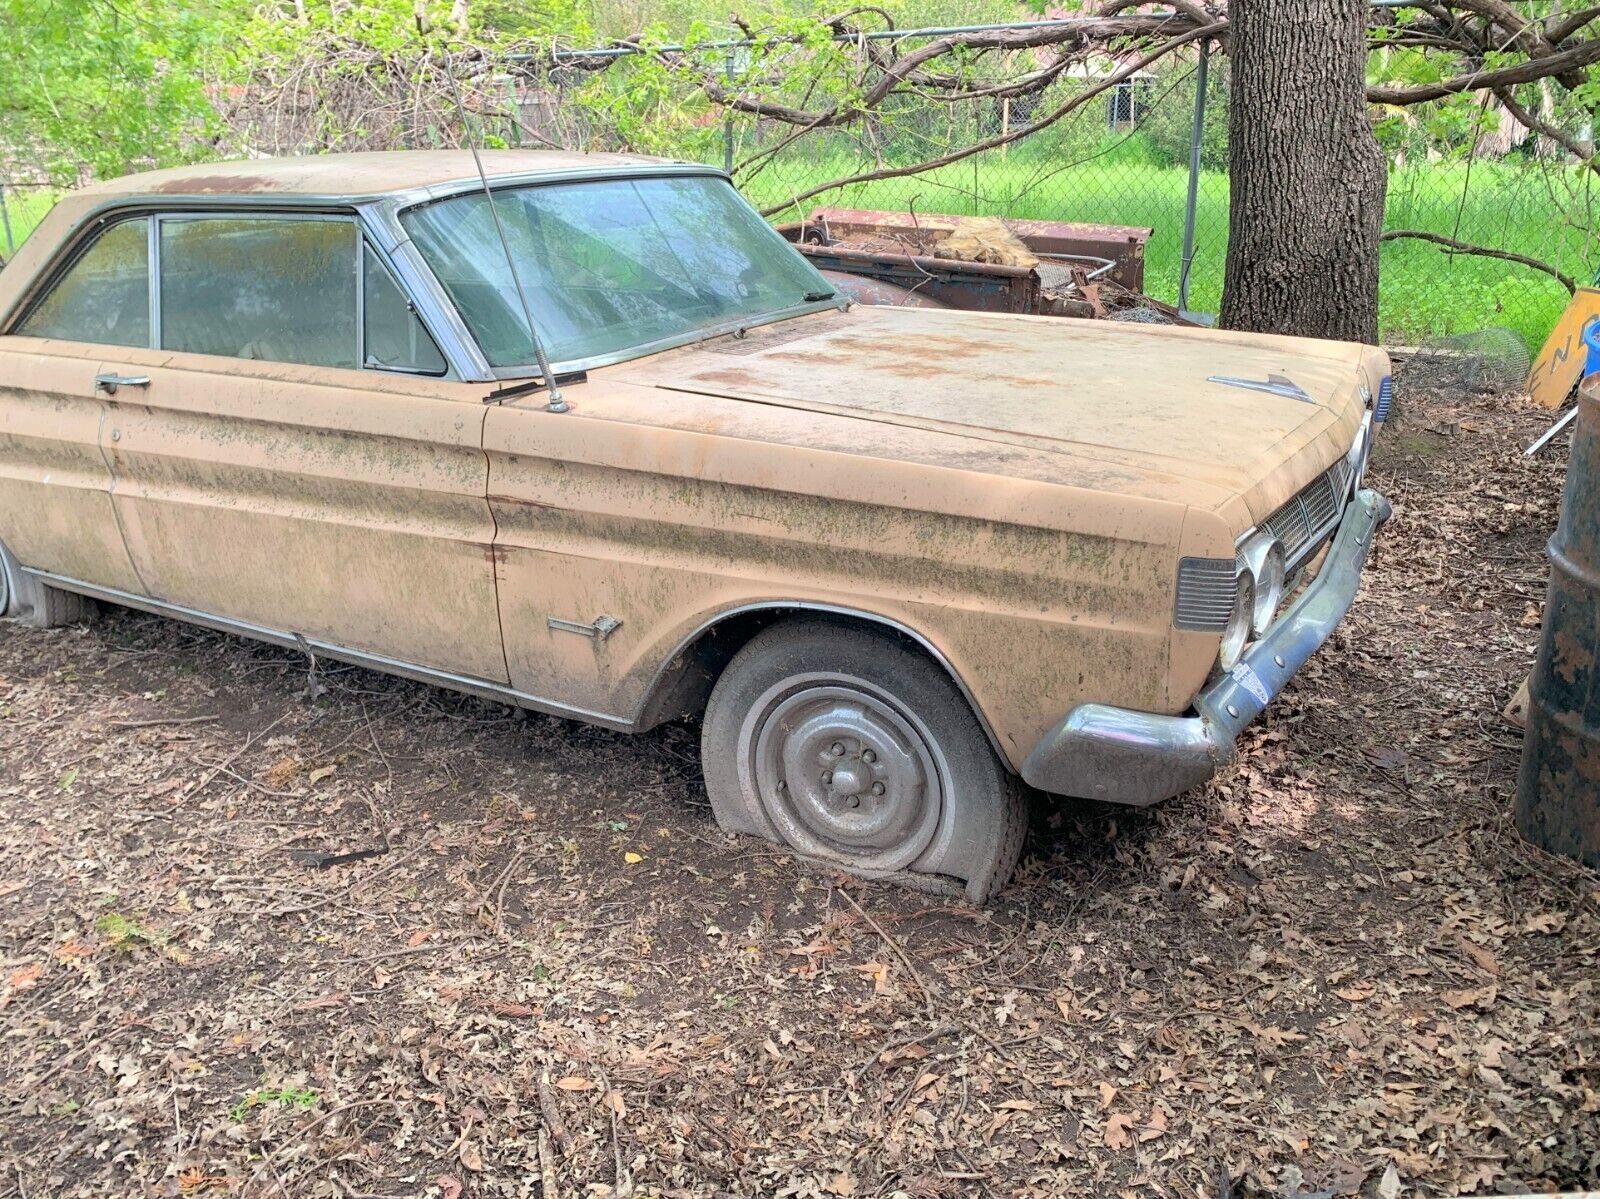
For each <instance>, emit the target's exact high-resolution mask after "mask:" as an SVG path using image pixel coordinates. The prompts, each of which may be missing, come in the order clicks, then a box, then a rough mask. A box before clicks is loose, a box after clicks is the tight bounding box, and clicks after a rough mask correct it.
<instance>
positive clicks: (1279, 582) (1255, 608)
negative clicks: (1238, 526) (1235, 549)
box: [1239, 530, 1285, 637]
mask: <svg viewBox="0 0 1600 1199" xmlns="http://www.w3.org/2000/svg"><path fill="white" fill-rule="evenodd" d="M1239 557H1240V558H1241V559H1242V560H1243V561H1244V566H1245V569H1246V570H1248V571H1249V572H1250V576H1251V578H1252V579H1253V580H1254V582H1255V603H1254V604H1253V605H1252V607H1251V613H1250V631H1251V632H1252V633H1254V634H1255V635H1256V636H1257V637H1259V636H1261V635H1262V634H1263V633H1265V632H1266V631H1267V627H1268V626H1269V625H1271V624H1272V618H1273V617H1274V616H1276V615H1277V614H1278V605H1279V604H1280V603H1282V602H1283V580H1284V573H1285V570H1284V557H1283V546H1282V544H1281V543H1280V542H1279V541H1278V539H1277V538H1276V537H1274V536H1273V535H1272V534H1271V533H1268V532H1267V531H1266V530H1262V531H1261V532H1259V533H1257V534H1256V535H1255V536H1254V537H1252V538H1250V540H1249V541H1247V542H1245V543H1244V545H1243V546H1241V547H1240V549H1239Z"/></svg>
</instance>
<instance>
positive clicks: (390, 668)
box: [21, 566, 1010, 762]
mask: <svg viewBox="0 0 1600 1199" xmlns="http://www.w3.org/2000/svg"><path fill="white" fill-rule="evenodd" d="M21 573H23V574H25V575H28V576H30V577H32V578H34V579H37V580H38V581H40V582H41V583H48V584H49V585H50V586H52V587H59V588H61V589H62V590H63V591H72V592H76V593H77V594H79V595H86V596H88V597H90V598H91V599H98V600H105V601H106V602H107V603H112V604H120V605H121V606H123V607H125V608H135V609H137V610H139V611H141V612H149V613H152V614H154V615H156V616H167V617H171V618H173V619H176V620H182V621H185V622H187V623H189V624H195V625H200V626H201V627H202V628H208V629H215V630H216V631H217V632H219V633H230V634H233V635H235V636H239V637H249V638H250V639H252V640H254V641H265V642H267V643H268V644H271V645H277V646H281V647H282V648H284V649H300V650H303V649H304V648H306V647H309V648H310V649H311V651H312V652H313V653H316V654H319V655H321V656H322V657H324V658H332V659H334V660H335V661H338V662H347V663H349V664H350V665H352V666H361V667H364V668H365V669H367V670H376V671H379V672H381V673H384V674H393V675H398V676H399V677H401V678H406V679H411V680H412V681H413V682H418V683H427V684H430V685H432V686H436V687H444V688H446V689H447V690H450V691H460V692H463V693H465V694H467V695H476V696H478V697H480V698H482V699H489V700H494V701H495V702H497V703H504V704H510V705H512V706H513V707H518V708H527V709H529V710H531V711H534V712H543V713H544V714H545V715H547V716H557V717H560V718H562V719H564V720H581V721H585V722H587V723H589V724H597V725H600V726H601V727H603V728H608V729H615V730H616V731H617V732H621V733H631V732H635V731H637V730H638V728H639V718H640V716H641V715H642V714H643V713H644V711H645V709H646V708H647V707H648V706H649V704H650V701H651V699H652V698H653V697H654V695H655V693H656V690H657V689H658V688H659V687H660V685H661V683H662V681H663V680H664V679H665V677H666V674H667V670H668V669H669V668H670V667H671V666H672V664H673V663H674V662H676V661H678V660H679V658H681V657H682V655H683V654H684V652H685V651H686V650H687V649H688V648H689V647H690V646H691V645H693V644H694V643H695V642H696V641H697V640H698V639H699V638H700V637H701V636H702V635H703V634H705V633H707V632H710V631H711V629H713V628H715V627H716V626H717V625H719V624H721V623H723V622H724V621H726V620H729V619H731V618H732V617H735V616H740V615H744V614H747V613H750V612H785V611H788V612H792V611H801V612H820V613H826V614H829V615H834V616H848V617H852V618H854V619H857V620H863V621H867V622H868V623H871V624H876V625H879V626H881V627H883V628H886V629H891V630H893V631H894V632H896V633H899V634H900V635H901V636H903V637H906V638H908V639H909V640H911V641H912V642H914V643H915V644H916V645H918V646H920V647H921V648H922V650H923V651H924V652H925V653H927V655H928V656H929V657H930V658H932V659H933V661H934V662H935V663H937V664H938V666H939V668H940V669H941V670H943V671H944V672H945V673H946V674H947V675H949V676H950V680H951V681H952V682H953V683H955V685H956V687H957V689H958V690H959V691H960V692H961V695H962V697H963V698H964V699H965V700H966V701H967V704H968V706H969V707H970V708H971V709H972V713H973V715H974V716H975V717H976V718H977V721H978V726H979V727H980V728H982V729H983V733H984V736H985V737H987V738H988V739H989V744H990V746H991V747H992V748H993V749H994V751H995V753H996V754H998V755H999V756H1000V760H1001V761H1002V762H1006V761H1009V760H1010V759H1008V758H1007V756H1006V753H1005V750H1004V749H1003V748H1002V747H1001V745H1000V742H999V740H998V739H997V738H996V737H995V735H994V730H993V729H992V728H990V726H989V722H988V720H987V719H986V718H985V717H984V714H983V712H982V710H981V709H980V708H979V707H978V705H977V702H976V701H975V700H974V699H973V696H972V692H971V691H969V690H968V689H967V685H966V683H965V682H964V681H963V680H962V678H961V676H960V675H959V674H957V673H956V670H955V667H953V666H951V665H950V661H949V659H947V658H946V657H945V656H944V655H943V654H942V653H940V652H939V650H938V649H937V648H936V647H935V646H934V644H933V643H932V642H931V641H929V640H928V639H927V638H926V637H924V636H923V635H922V634H920V633H918V632H917V631H916V630H915V629H913V628H911V627H909V626H908V625H904V624H902V623H900V622H899V621H897V620H892V619H890V618H889V617H886V616H878V615H876V614H875V613H872V612H863V611H861V610H859V609H856V608H846V607H842V606H840V605H837V604H816V603H808V602H805V601H799V600H793V601H784V600H769V601H764V602H760V603H753V604H741V605H739V606H738V607H735V608H728V609H726V610H725V611H722V612H718V613H717V614H716V615H714V616H710V617H707V618H706V619H705V620H704V621H702V622H701V623H700V624H699V625H697V626H696V627H695V629H694V631H693V632H691V633H689V634H688V635H687V636H686V637H684V638H683V639H682V640H681V641H679V642H678V645H677V647H676V648H675V649H674V650H673V651H672V653H670V654H668V655H667V656H666V657H665V658H663V659H662V661H661V664H660V665H659V666H658V667H657V668H656V671H655V674H654V676H653V677H652V678H651V680H650V684H649V686H648V687H646V688H645V690H644V693H643V695H642V697H641V699H640V701H639V705H638V708H637V709H636V710H635V711H634V713H633V714H632V715H631V716H617V715H614V714H612V713H609V712H595V711H591V710H589V709H587V708H579V707H575V706H574V705H572V704H564V703H561V702H559V701H557V700H551V699H545V698H543V697H541V696H537V695H530V694H528V693H527V692H525V691H518V690H517V689H516V688H514V687H511V686H508V685H507V684H505V683H496V682H493V681H491V680H489V679H480V678H474V677H472V676H470V675H460V674H453V673H451V672H450V671H446V670H437V669H435V668H434V667H431V666H419V665H417V664H416V663H414V662H403V661H401V660H399V659H398V658H390V657H386V656H385V655H383V654H375V653H370V652H368V651H367V650H359V649H351V648H349V647H348V646H342V645H336V644H334V643H333V642H330V641H318V640H314V639H311V638H302V637H300V636H299V635H297V634H295V633H291V632H286V631H285V630H283V629H273V628H268V627H266V626H264V625H258V624H252V623H250V622H249V621H244V620H235V619H233V618H232V617H228V616H217V615H214V614H212V613H209V612H201V611H199V610H198V609H196V608H188V607H185V606H183V605H182V604H171V603H167V602H166V601H165V600H158V599H150V598H148V597H146V596H142V595H133V594H131V593H130V592H126V591H119V590H117V589H116V588H113V587H101V586H98V585H96V584H94V583H85V582H84V581H83V580H82V579H74V578H70V577H68V576H66V575H58V574H52V573H51V572H50V571H45V570H35V569H33V568H32V567H27V566H24V567H21ZM302 642H303V644H302Z"/></svg>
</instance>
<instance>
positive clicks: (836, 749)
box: [831, 741, 844, 758]
mask: <svg viewBox="0 0 1600 1199" xmlns="http://www.w3.org/2000/svg"><path fill="white" fill-rule="evenodd" d="M831 752H832V754H833V756H834V757H836V758H842V757H844V742H843V741H835V742H834V743H833V749H832V751H831Z"/></svg>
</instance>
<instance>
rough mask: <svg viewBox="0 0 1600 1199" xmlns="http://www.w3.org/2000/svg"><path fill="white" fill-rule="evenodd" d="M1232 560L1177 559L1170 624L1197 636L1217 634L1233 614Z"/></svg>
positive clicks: (1233, 569) (1226, 624) (1233, 570)
mask: <svg viewBox="0 0 1600 1199" xmlns="http://www.w3.org/2000/svg"><path fill="white" fill-rule="evenodd" d="M1235 573H1236V572H1235V568H1234V562H1233V559H1232V558H1180V559H1179V560H1178V602H1177V604H1176V607H1175V612H1174V615H1173V618H1172V623H1173V624H1175V625H1177V626H1178V628H1180V629H1192V630H1194V631H1195V632H1199V633H1220V632H1222V630H1223V629H1225V628H1227V627H1228V617H1229V616H1230V615H1232V614H1233V588H1234V575H1235Z"/></svg>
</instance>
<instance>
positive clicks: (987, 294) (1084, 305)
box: [778, 208, 1187, 323]
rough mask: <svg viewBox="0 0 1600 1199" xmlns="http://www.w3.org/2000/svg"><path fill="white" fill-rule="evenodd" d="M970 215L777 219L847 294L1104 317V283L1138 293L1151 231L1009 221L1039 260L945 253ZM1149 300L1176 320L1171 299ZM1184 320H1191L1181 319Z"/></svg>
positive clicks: (829, 213)
mask: <svg viewBox="0 0 1600 1199" xmlns="http://www.w3.org/2000/svg"><path fill="white" fill-rule="evenodd" d="M965 219H967V218H963V217H959V216H955V215H951V214H948V213H915V212H879V211H875V210H871V209H861V208H817V209H813V210H812V212H811V214H810V215H809V216H808V217H807V218H806V219H805V220H804V221H795V222H791V223H789V224H785V225H780V226H778V230H779V232H780V233H782V234H783V235H784V236H785V237H786V238H788V239H789V240H790V241H791V242H793V243H794V244H795V247H796V248H797V249H798V250H799V251H800V252H801V253H802V254H804V255H805V256H806V257H807V258H809V259H810V260H811V262H812V264H813V265H815V266H816V267H817V268H818V269H819V270H821V271H822V273H823V274H824V275H825V276H827V277H828V278H829V280H830V281H831V282H833V284H834V285H835V286H836V287H838V288H839V289H840V290H841V291H843V292H844V294H845V295H847V296H849V297H850V298H851V299H853V300H856V301H857V302H858V303H862V304H889V305H899V306H907V307H933V308H963V309H971V310H977V311H983V312H1010V313H1026V314H1029V315H1034V316H1080V317H1094V316H1103V315H1104V314H1105V308H1104V305H1103V303H1102V300H1101V295H1100V292H1101V290H1102V289H1103V288H1104V289H1107V290H1115V291H1116V293H1117V294H1118V295H1123V296H1126V295H1140V293H1141V292H1142V291H1143V288H1144V248H1145V243H1146V242H1147V241H1149V239H1150V235H1151V232H1152V231H1151V230H1150V229H1147V228H1137V227H1132V226H1125V225H1096V224H1082V223H1070V222H1065V221H1034V220H1006V221H1004V222H1003V223H1004V224H1005V226H1006V227H1007V228H1008V229H1009V230H1010V231H1011V232H1012V233H1013V234H1015V235H1016V237H1017V238H1018V240H1019V241H1021V242H1022V244H1023V245H1024V246H1025V247H1027V249H1028V250H1029V251H1030V252H1031V253H1032V254H1033V255H1034V256H1036V257H1037V258H1039V259H1040V260H1041V261H1040V262H1039V264H1038V265H1037V266H1010V265H1006V264H1003V263H989V262H968V261H964V260H960V259H955V258H944V257H940V256H939V255H938V254H937V253H936V252H935V251H936V248H937V246H938V245H939V243H940V242H942V241H944V239H945V238H947V237H949V236H950V235H951V234H952V233H953V232H955V231H956V230H957V228H958V226H959V225H960V223H961V222H962V221H963V220H965ZM1141 299H1142V300H1143V301H1145V302H1146V303H1149V304H1150V305H1152V306H1154V307H1156V308H1157V309H1159V310H1161V311H1162V313H1163V315H1165V316H1166V317H1168V319H1172V320H1178V319H1179V318H1178V315H1177V310H1176V309H1172V308H1171V307H1170V306H1169V305H1163V304H1159V303H1157V302H1155V301H1150V300H1149V299H1148V297H1143V296H1141ZM1184 323H1187V322H1184Z"/></svg>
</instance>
